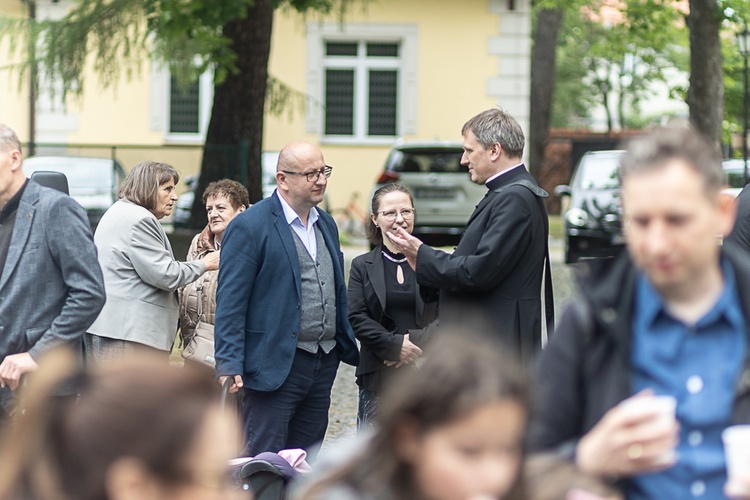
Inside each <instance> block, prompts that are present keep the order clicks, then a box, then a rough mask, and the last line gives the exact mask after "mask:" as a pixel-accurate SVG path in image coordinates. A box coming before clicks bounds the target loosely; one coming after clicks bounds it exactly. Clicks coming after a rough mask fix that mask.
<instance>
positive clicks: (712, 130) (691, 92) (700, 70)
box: [687, 0, 724, 146]
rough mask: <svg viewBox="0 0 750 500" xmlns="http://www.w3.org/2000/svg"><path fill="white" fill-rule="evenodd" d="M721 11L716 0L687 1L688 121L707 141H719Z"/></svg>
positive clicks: (721, 93)
mask: <svg viewBox="0 0 750 500" xmlns="http://www.w3.org/2000/svg"><path fill="white" fill-rule="evenodd" d="M721 19H722V17H721V11H720V7H719V5H718V2H717V0H690V14H689V15H688V16H687V25H688V28H689V29H690V88H689V89H688V95H687V103H688V106H689V107H690V122H691V123H692V124H693V126H694V127H695V128H696V129H697V130H698V132H700V133H701V134H703V136H704V137H705V138H706V139H708V140H709V141H710V142H712V143H714V144H716V145H717V146H719V145H720V144H721V121H722V117H723V116H724V81H723V76H722V75H723V74H722V66H721V43H720V41H719V28H720V26H721Z"/></svg>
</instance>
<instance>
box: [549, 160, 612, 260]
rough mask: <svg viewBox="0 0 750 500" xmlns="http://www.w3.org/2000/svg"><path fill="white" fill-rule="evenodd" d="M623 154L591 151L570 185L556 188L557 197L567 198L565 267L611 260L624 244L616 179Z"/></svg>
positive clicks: (577, 167)
mask: <svg viewBox="0 0 750 500" xmlns="http://www.w3.org/2000/svg"><path fill="white" fill-rule="evenodd" d="M623 154H624V151H619V150H618V151H590V152H588V153H586V154H585V155H583V157H582V158H581V160H580V161H579V162H578V165H577V166H576V168H575V170H574V172H573V177H572V180H571V183H570V185H569V186H568V185H561V186H557V187H556V188H555V194H557V195H558V196H564V197H569V203H568V204H567V210H566V211H565V212H564V214H565V218H564V239H565V262H566V263H568V264H571V263H573V262H576V261H578V260H579V259H583V258H593V257H611V256H613V255H615V254H616V253H617V252H618V251H619V249H620V248H621V247H622V245H623V244H624V243H625V238H624V237H623V234H622V222H621V217H622V208H621V205H620V183H619V180H618V177H617V167H618V165H619V162H620V157H621V156H622V155H623ZM563 206H565V204H564V205H563Z"/></svg>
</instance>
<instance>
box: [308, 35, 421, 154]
mask: <svg viewBox="0 0 750 500" xmlns="http://www.w3.org/2000/svg"><path fill="white" fill-rule="evenodd" d="M417 41H418V28H417V25H416V24H364V23H345V24H340V23H316V22H310V23H308V24H307V93H308V95H310V96H312V97H313V99H310V100H308V105H307V113H306V115H305V126H306V130H307V132H309V133H316V134H320V136H321V142H322V143H324V144H367V145H370V144H372V145H390V144H393V142H394V140H395V139H396V138H397V137H399V136H402V135H404V134H414V133H416V128H417V127H416V124H417ZM328 42H334V43H335V42H343V43H346V42H349V43H352V42H356V43H358V44H359V50H358V53H357V54H358V55H357V56H356V57H354V56H348V57H347V56H330V57H327V56H326V55H325V53H326V52H325V51H326V43H328ZM367 43H397V44H398V45H399V57H398V58H388V57H367V55H366V52H365V50H364V48H365V46H366V44H367ZM338 68H340V69H350V68H353V69H354V70H355V83H354V96H355V97H354V119H355V121H354V134H353V135H351V136H341V135H325V128H324V120H325V112H324V109H323V106H324V105H325V71H326V69H338ZM370 69H397V70H398V91H397V92H398V101H397V104H396V106H397V109H396V113H397V115H396V135H394V136H369V135H367V126H368V123H367V119H368V110H369V105H368V104H369V103H368V101H367V99H368V95H367V89H368V86H367V77H368V74H369V73H368V70H370Z"/></svg>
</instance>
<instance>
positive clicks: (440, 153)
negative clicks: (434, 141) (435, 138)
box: [389, 148, 468, 173]
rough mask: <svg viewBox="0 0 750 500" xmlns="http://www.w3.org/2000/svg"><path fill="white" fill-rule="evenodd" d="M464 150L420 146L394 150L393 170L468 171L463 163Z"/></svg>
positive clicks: (411, 171)
mask: <svg viewBox="0 0 750 500" xmlns="http://www.w3.org/2000/svg"><path fill="white" fill-rule="evenodd" d="M462 153H463V150H461V149H460V148H457V149H453V148H450V149H447V148H419V149H403V150H395V151H393V153H392V155H391V158H390V161H389V164H390V168H391V170H393V171H394V172H402V173H440V172H446V173H466V172H467V171H468V168H467V167H465V166H463V165H461V154H462Z"/></svg>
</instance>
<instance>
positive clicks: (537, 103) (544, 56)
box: [529, 9, 563, 178]
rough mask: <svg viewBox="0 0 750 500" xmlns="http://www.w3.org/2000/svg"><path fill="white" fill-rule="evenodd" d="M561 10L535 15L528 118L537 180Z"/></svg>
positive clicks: (532, 169)
mask: <svg viewBox="0 0 750 500" xmlns="http://www.w3.org/2000/svg"><path fill="white" fill-rule="evenodd" d="M562 18H563V9H541V10H540V11H539V13H538V14H537V20H536V31H535V33H534V47H533V48H532V50H531V109H530V117H529V170H530V172H531V174H532V175H534V176H536V177H537V178H538V176H539V174H540V171H541V168H542V158H543V156H544V146H545V145H546V143H547V136H548V134H549V122H550V116H551V112H552V96H553V95H554V92H555V71H556V63H555V60H556V57H557V36H558V33H559V32H560V24H561V23H562Z"/></svg>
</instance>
